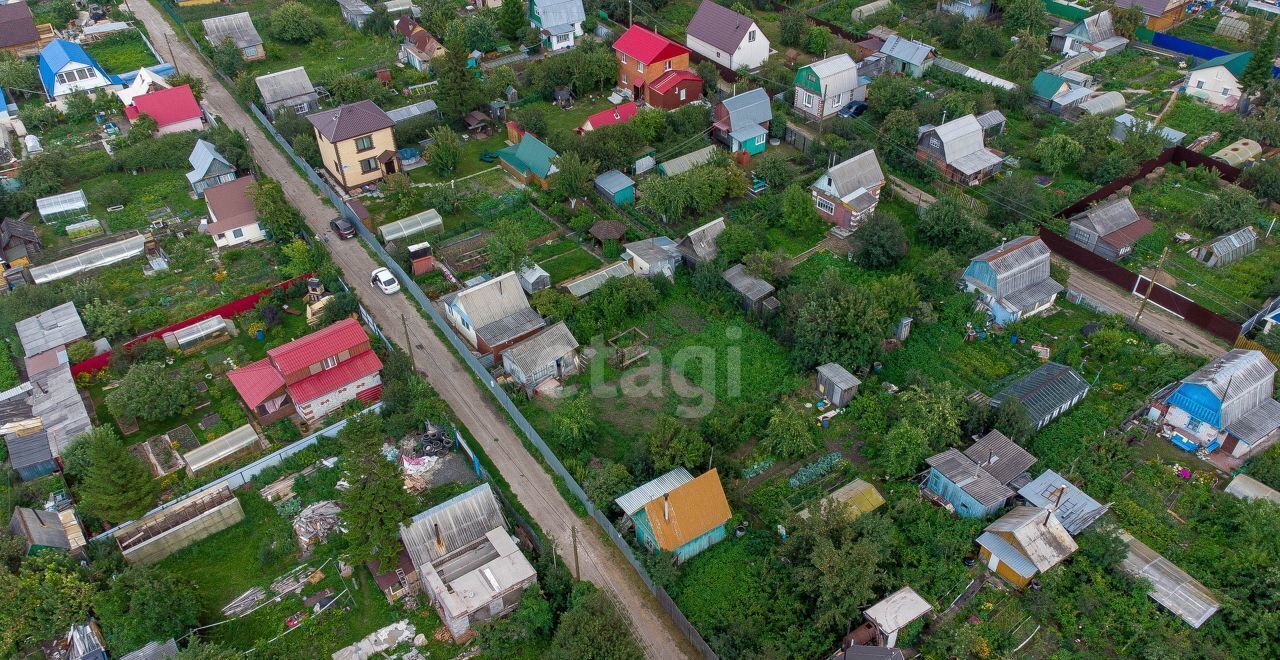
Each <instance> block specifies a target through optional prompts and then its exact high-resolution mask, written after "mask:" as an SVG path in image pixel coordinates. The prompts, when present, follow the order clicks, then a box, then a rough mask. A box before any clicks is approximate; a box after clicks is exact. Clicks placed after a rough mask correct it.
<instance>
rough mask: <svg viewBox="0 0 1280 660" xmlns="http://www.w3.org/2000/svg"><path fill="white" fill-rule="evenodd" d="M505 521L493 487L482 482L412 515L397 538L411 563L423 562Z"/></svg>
mask: <svg viewBox="0 0 1280 660" xmlns="http://www.w3.org/2000/svg"><path fill="white" fill-rule="evenodd" d="M506 524H507V523H506V520H505V519H504V518H503V517H502V510H501V509H500V508H499V506H498V500H497V498H496V497H494V494H493V490H492V488H491V487H490V486H489V484H487V483H484V484H480V485H479V486H476V487H475V488H472V489H471V490H469V491H467V492H465V493H462V494H461V495H457V496H454V497H452V498H449V499H448V500H445V501H444V502H441V503H440V504H437V505H436V506H433V507H431V508H430V509H427V510H426V511H423V512H422V513H419V514H418V515H416V516H414V517H413V519H412V520H410V521H409V524H408V525H401V526H400V540H401V541H402V542H403V543H404V547H405V550H407V551H408V552H409V556H410V557H412V558H413V563H414V565H415V566H424V565H426V564H430V563H432V562H434V561H436V560H438V559H440V558H441V557H445V556H447V555H449V554H451V553H453V552H455V551H456V550H458V549H459V548H461V547H463V546H465V545H467V544H469V543H471V542H473V541H476V540H477V539H481V538H484V536H485V535H486V534H488V533H489V530H492V529H498V528H504V529H505V528H506Z"/></svg>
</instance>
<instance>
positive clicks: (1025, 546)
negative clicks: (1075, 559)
mask: <svg viewBox="0 0 1280 660" xmlns="http://www.w3.org/2000/svg"><path fill="white" fill-rule="evenodd" d="M986 531H988V532H991V533H993V534H996V535H1001V536H1002V538H1005V540H1006V541H1009V540H1010V539H1008V538H1007V537H1004V536H1003V535H1004V534H1008V535H1009V536H1012V541H1011V543H1012V545H1013V546H1014V547H1015V548H1016V549H1017V550H1018V551H1019V552H1021V553H1022V554H1023V555H1026V557H1027V559H1030V560H1031V563H1032V564H1034V565H1035V567H1036V569H1037V570H1039V571H1040V572H1041V573H1043V572H1045V571H1047V570H1049V569H1051V568H1053V567H1054V566H1057V565H1058V564H1059V563H1061V562H1062V560H1064V559H1066V558H1067V557H1070V556H1071V553H1073V552H1075V551H1076V550H1077V549H1078V546H1077V545H1076V542H1075V540H1074V539H1072V538H1071V534H1070V533H1069V532H1067V528H1066V527H1063V526H1062V523H1061V522H1059V521H1058V518H1057V516H1055V515H1053V513H1052V512H1051V511H1049V510H1048V509H1042V508H1039V507H1034V506H1020V507H1016V508H1014V509H1013V510H1012V511H1010V512H1009V513H1006V514H1004V515H1003V516H1001V517H999V518H997V519H996V520H995V522H993V523H991V524H990V525H987V528H986Z"/></svg>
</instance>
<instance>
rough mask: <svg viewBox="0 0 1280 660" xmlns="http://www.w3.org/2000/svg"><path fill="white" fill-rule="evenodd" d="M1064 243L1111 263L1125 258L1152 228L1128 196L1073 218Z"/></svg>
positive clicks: (1105, 203)
mask: <svg viewBox="0 0 1280 660" xmlns="http://www.w3.org/2000/svg"><path fill="white" fill-rule="evenodd" d="M1069 222H1070V223H1071V224H1070V225H1069V226H1068V228H1067V240H1069V241H1071V242H1072V243H1075V244H1076V245H1079V246H1080V247H1083V248H1085V249H1086V250H1089V251H1090V252H1093V253H1094V254H1096V255H1098V256H1100V257H1102V258H1104V259H1108V260H1111V261H1115V260H1117V259H1120V258H1121V257H1125V256H1128V255H1129V253H1130V252H1131V251H1132V250H1133V244H1134V243H1137V242H1138V239H1140V238H1142V237H1143V236H1146V235H1147V234H1149V233H1151V230H1152V229H1153V228H1154V225H1153V224H1152V223H1151V221H1150V220H1148V219H1146V218H1144V217H1142V216H1140V215H1138V211H1137V209H1135V208H1133V203H1132V202H1130V201H1129V198H1128V197H1117V198H1116V199H1113V200H1110V201H1106V202H1103V203H1101V204H1098V205H1096V206H1094V207H1093V208H1090V209H1087V210H1085V211H1082V212H1080V213H1077V214H1076V215H1074V216H1072V217H1071V219H1070V220H1069Z"/></svg>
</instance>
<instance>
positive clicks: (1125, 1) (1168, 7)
mask: <svg viewBox="0 0 1280 660" xmlns="http://www.w3.org/2000/svg"><path fill="white" fill-rule="evenodd" d="M1190 4H1191V2H1190V0H1116V6H1117V7H1119V8H1120V9H1130V8H1134V7H1136V8H1137V9H1140V10H1141V11H1142V13H1143V16H1144V18H1145V22H1144V23H1143V27H1145V28H1147V29H1148V30H1151V31H1152V32H1163V31H1165V30H1168V29H1170V28H1172V27H1174V26H1175V25H1177V24H1179V23H1181V22H1182V21H1183V20H1185V19H1186V17H1187V16H1188V14H1187V8H1188V6H1189V5H1190Z"/></svg>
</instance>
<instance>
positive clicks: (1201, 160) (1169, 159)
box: [1058, 145, 1240, 218]
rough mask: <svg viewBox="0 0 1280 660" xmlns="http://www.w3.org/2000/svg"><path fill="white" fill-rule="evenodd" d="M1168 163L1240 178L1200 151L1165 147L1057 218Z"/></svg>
mask: <svg viewBox="0 0 1280 660" xmlns="http://www.w3.org/2000/svg"><path fill="white" fill-rule="evenodd" d="M1169 163H1177V164H1179V165H1182V166H1184V167H1207V168H1209V169H1211V170H1213V171H1215V172H1217V174H1218V178H1219V179H1222V180H1224V181H1230V182H1233V183H1234V182H1235V181H1236V180H1237V179H1239V178H1240V168H1238V167H1232V166H1230V165H1228V164H1226V163H1223V162H1221V161H1218V160H1214V159H1212V158H1210V157H1208V156H1206V155H1204V154H1202V153H1198V152H1195V151H1192V150H1190V149H1188V148H1186V147H1184V146H1181V145H1178V146H1175V147H1170V148H1168V149H1165V150H1164V151H1163V152H1161V153H1160V155H1159V156H1156V157H1155V158H1152V159H1151V160H1148V161H1144V162H1143V163H1142V164H1141V165H1139V166H1138V171H1137V172H1135V173H1133V174H1130V175H1129V176H1127V177H1124V178H1121V179H1116V180H1115V181H1112V182H1111V183H1108V184H1107V185H1105V186H1103V187H1101V188H1099V189H1098V190H1096V191H1094V192H1093V193H1092V194H1090V195H1086V196H1085V197H1083V198H1081V199H1080V201H1078V202H1076V203H1075V204H1072V205H1071V206H1068V207H1067V208H1065V209H1062V210H1061V211H1059V212H1058V217H1059V218H1069V217H1071V216H1073V215H1075V214H1077V213H1079V212H1081V211H1083V210H1085V209H1087V208H1089V207H1090V206H1092V205H1093V204H1095V203H1097V202H1100V201H1102V200H1104V199H1106V198H1108V197H1110V196H1111V195H1113V194H1115V193H1116V192H1119V190H1120V189H1121V188H1124V187H1125V186H1127V185H1129V184H1131V183H1133V182H1134V181H1137V180H1139V179H1141V178H1142V177H1144V176H1146V175H1148V174H1151V172H1153V171H1154V170H1155V169H1156V168H1157V167H1163V166H1165V165H1168V164H1169Z"/></svg>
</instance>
